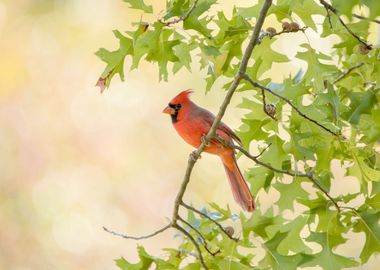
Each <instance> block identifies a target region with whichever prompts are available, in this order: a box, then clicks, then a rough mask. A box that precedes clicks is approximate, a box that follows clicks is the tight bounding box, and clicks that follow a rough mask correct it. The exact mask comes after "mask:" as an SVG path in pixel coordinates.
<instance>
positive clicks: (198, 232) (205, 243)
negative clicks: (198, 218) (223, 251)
mask: <svg viewBox="0 0 380 270" xmlns="http://www.w3.org/2000/svg"><path fill="white" fill-rule="evenodd" d="M178 220H180V221H181V222H182V223H183V224H185V225H186V226H188V227H189V228H190V229H192V230H193V231H194V232H196V233H197V234H198V235H199V238H200V239H201V243H202V245H203V247H204V248H205V250H206V251H207V252H208V253H209V254H210V255H211V256H215V255H216V254H218V253H219V252H220V249H218V250H217V251H215V252H212V251H211V250H210V249H209V248H208V245H207V241H206V239H205V238H204V236H203V234H202V233H201V232H200V231H198V229H197V228H195V227H194V226H193V225H191V224H190V223H189V222H187V221H186V220H184V219H183V218H181V217H178Z"/></svg>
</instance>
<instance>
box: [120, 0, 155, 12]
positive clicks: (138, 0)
mask: <svg viewBox="0 0 380 270" xmlns="http://www.w3.org/2000/svg"><path fill="white" fill-rule="evenodd" d="M123 1H124V2H126V3H128V4H129V5H130V6H131V8H133V9H139V10H143V11H145V12H146V13H153V8H152V6H151V5H147V4H145V3H144V0H123Z"/></svg>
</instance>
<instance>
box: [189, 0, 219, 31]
mask: <svg viewBox="0 0 380 270" xmlns="http://www.w3.org/2000/svg"><path fill="white" fill-rule="evenodd" d="M215 3H216V0H199V1H198V3H197V5H196V6H195V8H194V9H193V11H192V12H191V13H190V16H189V17H187V19H186V20H184V21H183V28H184V29H186V30H188V29H192V30H195V31H198V32H199V33H201V34H202V35H204V36H205V37H210V34H211V29H209V28H208V27H207V25H208V23H209V22H210V20H211V19H209V18H207V17H202V18H200V17H201V16H202V15H203V14H204V13H205V12H206V11H208V10H209V8H210V7H211V6H212V5H213V4H215Z"/></svg>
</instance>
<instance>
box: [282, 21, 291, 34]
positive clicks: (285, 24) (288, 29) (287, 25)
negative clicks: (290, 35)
mask: <svg viewBox="0 0 380 270" xmlns="http://www.w3.org/2000/svg"><path fill="white" fill-rule="evenodd" d="M282 30H284V31H285V32H289V31H290V30H291V27H290V23H288V22H283V23H282Z"/></svg>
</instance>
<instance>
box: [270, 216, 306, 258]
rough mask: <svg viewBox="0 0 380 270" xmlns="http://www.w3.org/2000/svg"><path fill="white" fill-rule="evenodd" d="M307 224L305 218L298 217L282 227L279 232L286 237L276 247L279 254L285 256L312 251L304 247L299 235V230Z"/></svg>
mask: <svg viewBox="0 0 380 270" xmlns="http://www.w3.org/2000/svg"><path fill="white" fill-rule="evenodd" d="M306 224H307V217H305V216H298V217H297V218H296V219H295V220H293V221H291V222H289V223H287V224H285V225H282V226H281V229H280V231H281V232H287V235H286V237H285V238H284V239H283V240H282V241H281V242H280V244H279V245H278V247H277V251H278V253H279V254H281V255H284V256H287V255H289V252H293V253H296V254H297V253H311V252H312V250H311V249H310V248H309V247H308V246H306V244H305V243H304V241H303V240H302V238H301V236H300V234H301V230H302V229H303V228H304V227H305V225H306Z"/></svg>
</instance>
